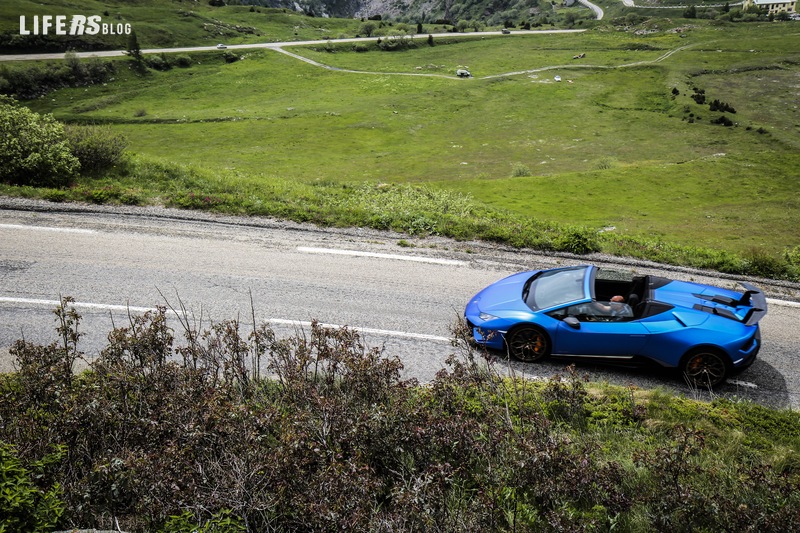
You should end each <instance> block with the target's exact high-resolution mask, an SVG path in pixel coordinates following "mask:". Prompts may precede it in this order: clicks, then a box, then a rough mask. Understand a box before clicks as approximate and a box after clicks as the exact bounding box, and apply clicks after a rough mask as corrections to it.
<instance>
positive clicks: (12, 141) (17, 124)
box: [0, 98, 80, 187]
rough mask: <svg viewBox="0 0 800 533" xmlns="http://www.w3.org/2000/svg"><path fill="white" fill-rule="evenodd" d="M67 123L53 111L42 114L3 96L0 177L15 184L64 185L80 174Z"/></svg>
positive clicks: (0, 106)
mask: <svg viewBox="0 0 800 533" xmlns="http://www.w3.org/2000/svg"><path fill="white" fill-rule="evenodd" d="M79 168H80V162H79V161H78V159H77V158H76V157H75V156H74V155H72V153H71V152H70V147H69V142H68V141H67V138H66V135H65V133H64V127H63V126H62V125H61V124H60V123H59V122H58V121H57V120H56V119H55V118H53V116H52V115H49V114H48V115H39V114H38V113H34V112H33V111H31V110H29V109H28V108H26V107H21V106H18V105H16V103H15V102H14V101H13V100H11V99H8V98H3V99H0V181H2V182H5V183H10V184H11V185H32V186H37V187H62V186H65V185H68V184H69V183H70V182H71V181H72V179H73V178H75V177H76V175H77V174H78V169H79Z"/></svg>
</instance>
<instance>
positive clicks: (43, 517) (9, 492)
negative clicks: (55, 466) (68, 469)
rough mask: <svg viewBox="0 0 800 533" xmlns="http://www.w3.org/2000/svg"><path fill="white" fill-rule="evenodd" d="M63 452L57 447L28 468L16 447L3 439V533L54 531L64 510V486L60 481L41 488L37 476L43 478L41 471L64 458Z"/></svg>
mask: <svg viewBox="0 0 800 533" xmlns="http://www.w3.org/2000/svg"><path fill="white" fill-rule="evenodd" d="M61 454H62V452H61V451H60V450H57V451H56V452H55V453H54V454H52V455H50V456H48V457H46V458H45V459H44V460H42V461H38V462H34V463H33V464H31V465H30V468H26V467H25V465H23V464H22V461H20V459H19V458H18V457H17V453H16V450H15V449H14V447H13V446H10V445H8V444H6V443H5V442H0V533H12V532H25V533H38V532H46V533H50V532H51V531H53V529H54V528H55V525H56V523H57V522H58V519H59V517H60V516H61V514H62V513H63V512H64V504H63V502H62V501H61V500H60V499H59V496H60V493H61V488H60V487H59V486H58V485H57V484H56V485H53V486H52V487H50V488H49V489H47V490H45V489H41V488H39V487H37V486H36V484H35V483H34V479H37V478H40V477H42V476H41V471H42V470H44V469H46V468H47V466H48V464H50V463H52V462H54V461H58V460H60V456H61Z"/></svg>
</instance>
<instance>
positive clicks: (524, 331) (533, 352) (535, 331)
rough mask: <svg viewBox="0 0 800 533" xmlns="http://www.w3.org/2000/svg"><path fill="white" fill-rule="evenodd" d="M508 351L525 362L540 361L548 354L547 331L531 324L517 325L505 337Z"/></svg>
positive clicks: (548, 340)
mask: <svg viewBox="0 0 800 533" xmlns="http://www.w3.org/2000/svg"><path fill="white" fill-rule="evenodd" d="M506 345H507V347H508V351H509V352H510V353H511V355H512V356H514V358H515V359H519V360H520V361H523V362H525V363H533V362H535V361H540V360H542V359H544V358H545V357H547V356H548V355H550V338H549V337H548V336H547V333H545V332H544V331H542V330H541V329H540V328H537V327H536V326H532V325H525V326H519V327H517V328H515V329H513V330H511V331H510V332H509V333H508V336H507V337H506Z"/></svg>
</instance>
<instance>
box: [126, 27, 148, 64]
mask: <svg viewBox="0 0 800 533" xmlns="http://www.w3.org/2000/svg"><path fill="white" fill-rule="evenodd" d="M125 53H126V54H127V55H129V56H131V58H132V59H133V62H134V64H135V66H136V69H137V70H138V71H140V72H143V71H144V70H145V65H144V56H142V49H141V48H140V47H139V39H138V38H137V37H136V31H135V30H131V33H130V35H128V47H127V49H126V50H125Z"/></svg>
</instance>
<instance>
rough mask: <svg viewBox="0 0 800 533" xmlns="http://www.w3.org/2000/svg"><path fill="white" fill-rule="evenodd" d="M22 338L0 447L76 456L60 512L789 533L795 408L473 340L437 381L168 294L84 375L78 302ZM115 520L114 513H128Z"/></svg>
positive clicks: (206, 522) (797, 483) (316, 335)
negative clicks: (600, 385)
mask: <svg viewBox="0 0 800 533" xmlns="http://www.w3.org/2000/svg"><path fill="white" fill-rule="evenodd" d="M69 304H70V299H65V300H64V301H63V302H62V306H61V307H59V308H58V309H57V310H56V319H57V331H58V337H59V341H58V342H56V343H53V344H51V345H49V346H39V345H33V344H30V343H27V342H24V341H19V342H17V343H16V344H15V345H14V347H13V349H12V355H13V356H14V357H15V358H16V360H17V368H18V371H17V372H16V373H14V374H10V375H6V376H4V377H3V379H2V380H0V440H2V441H5V442H8V443H13V444H14V445H15V446H16V449H17V450H18V454H19V457H20V459H21V460H26V461H27V460H31V459H32V458H39V457H44V456H45V455H46V454H47V453H48V452H49V451H51V450H52V447H51V446H52V445H59V446H60V449H62V450H65V453H64V455H63V457H60V458H59V459H58V460H57V461H55V462H54V463H53V464H52V465H51V466H50V468H48V469H46V471H42V473H41V476H40V478H39V480H38V482H39V483H40V484H42V486H54V485H55V484H56V483H59V484H60V485H61V486H62V487H63V496H62V499H63V501H64V503H65V506H66V511H65V513H64V515H63V516H62V517H61V522H62V524H61V525H64V526H70V527H72V526H80V527H101V528H102V527H110V526H112V525H115V524H117V523H118V524H119V526H120V527H122V528H123V529H125V530H128V531H154V530H159V529H161V530H164V531H171V530H177V531H193V530H202V531H239V530H245V531H258V532H263V531H297V530H303V531H332V530H348V531H396V530H399V531H411V530H415V531H586V530H598V531H604V530H610V529H621V530H625V531H652V530H670V531H673V530H678V531H689V530H707V531H717V530H730V531H733V530H736V531H739V530H748V529H753V530H755V529H757V530H759V531H789V530H792V529H796V528H797V526H798V525H800V491H798V488H800V469H799V468H797V465H798V464H800V415H798V414H797V413H792V412H773V411H768V410H765V409H762V410H760V411H759V410H758V408H752V407H748V406H747V404H745V406H744V407H745V408H742V409H740V408H738V407H737V405H736V404H733V403H731V402H720V403H716V404H699V403H688V402H685V401H680V400H673V399H670V398H668V397H665V396H663V395H662V396H658V397H656V398H655V399H654V401H653V402H642V401H640V400H638V399H637V398H636V391H633V390H620V389H612V388H607V390H605V391H603V392H602V393H599V392H598V391H596V390H595V391H592V390H590V389H589V388H587V384H586V383H585V382H584V381H583V380H582V379H581V378H580V376H578V375H577V374H575V373H574V372H570V373H568V374H567V375H566V376H565V377H564V378H563V379H562V378H555V379H552V380H550V381H548V382H544V383H532V382H526V381H523V380H519V379H506V378H502V377H501V376H500V375H498V373H497V372H496V370H494V366H493V365H492V364H491V363H487V361H486V360H485V359H484V358H483V357H482V356H481V355H480V354H478V353H476V352H475V351H474V350H473V349H471V348H470V347H469V346H468V345H466V344H464V343H463V342H462V341H461V340H460V339H461V338H462V334H463V333H464V332H463V331H459V330H457V331H455V332H454V333H455V337H456V341H455V345H456V346H457V347H458V352H457V355H454V356H453V357H452V358H451V359H450V361H449V368H448V369H446V370H442V371H441V372H440V373H439V374H438V375H437V376H436V378H435V380H434V381H433V382H432V383H430V384H427V385H425V386H422V385H419V384H418V383H416V382H414V381H413V380H412V381H408V380H402V379H401V378H400V371H401V369H402V365H401V364H400V362H399V360H397V359H396V358H393V357H388V356H386V354H384V353H383V352H382V350H381V349H379V348H371V347H368V346H366V345H364V343H363V341H362V339H361V337H360V336H359V335H358V334H357V333H356V332H354V331H352V330H350V329H347V328H342V329H329V328H325V327H323V326H321V325H319V324H317V323H314V324H313V325H312V326H311V329H310V331H307V332H300V333H298V334H296V335H294V336H292V337H290V338H286V339H279V338H276V336H275V334H274V332H273V331H272V330H271V329H270V328H269V327H267V326H265V325H263V326H259V327H253V328H250V329H249V331H248V332H245V331H243V328H242V327H241V325H240V324H239V323H237V322H236V321H228V322H223V323H219V324H215V325H213V326H212V327H210V328H209V329H208V330H206V331H197V330H195V329H193V328H192V327H191V326H190V324H191V323H192V320H191V317H188V316H186V315H185V314H179V315H178V321H179V322H180V324H181V325H182V326H183V330H184V331H183V334H184V337H185V339H184V341H183V342H182V343H180V344H179V343H176V340H175V331H174V330H173V329H172V326H171V325H170V324H172V323H173V320H168V316H169V315H168V313H167V310H166V309H165V308H159V309H158V310H155V311H153V312H149V313H146V314H145V315H143V316H138V317H131V319H130V320H129V323H128V324H126V325H125V326H124V327H120V328H117V329H115V330H114V331H112V332H111V333H110V334H109V336H108V346H107V347H106V348H105V349H104V350H103V351H102V353H101V354H100V355H99V357H98V358H97V359H96V360H95V361H93V362H92V363H91V368H90V370H89V371H87V372H85V373H83V374H80V375H74V374H73V372H72V367H73V364H74V362H75V361H76V360H77V359H78V358H81V357H83V354H82V353H81V352H80V351H79V341H80V334H79V330H78V325H79V322H80V316H79V315H78V313H76V312H75V311H74V310H73V309H71V308H69ZM115 527H116V526H115Z"/></svg>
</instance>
